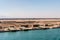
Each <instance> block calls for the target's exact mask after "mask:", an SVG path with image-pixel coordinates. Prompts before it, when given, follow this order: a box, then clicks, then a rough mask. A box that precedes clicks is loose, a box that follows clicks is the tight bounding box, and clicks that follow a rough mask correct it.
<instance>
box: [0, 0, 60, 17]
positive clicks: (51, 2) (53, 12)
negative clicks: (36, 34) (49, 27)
mask: <svg viewBox="0 0 60 40" xmlns="http://www.w3.org/2000/svg"><path fill="white" fill-rule="evenodd" d="M0 18H60V0H0Z"/></svg>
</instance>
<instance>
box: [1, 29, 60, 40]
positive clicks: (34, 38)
mask: <svg viewBox="0 0 60 40" xmlns="http://www.w3.org/2000/svg"><path fill="white" fill-rule="evenodd" d="M0 40H60V29H48V30H31V31H18V32H1V33H0Z"/></svg>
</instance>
